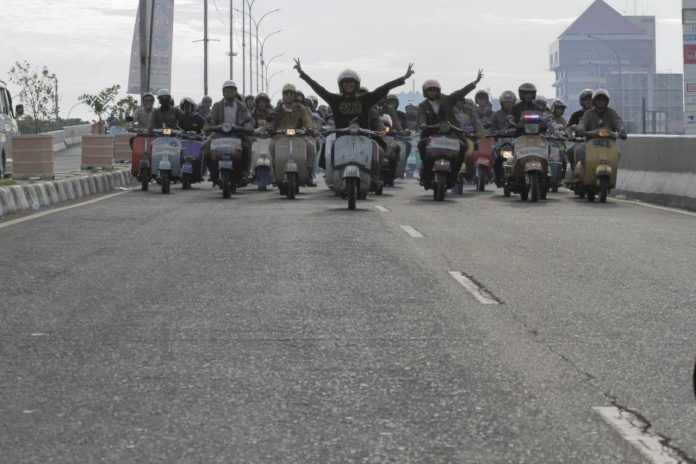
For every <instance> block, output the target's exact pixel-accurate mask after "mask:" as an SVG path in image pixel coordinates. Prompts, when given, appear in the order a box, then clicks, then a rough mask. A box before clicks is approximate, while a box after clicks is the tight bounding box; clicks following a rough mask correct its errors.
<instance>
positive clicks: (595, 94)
mask: <svg viewBox="0 0 696 464" xmlns="http://www.w3.org/2000/svg"><path fill="white" fill-rule="evenodd" d="M602 96H603V97H606V98H607V101H609V100H610V98H609V92H608V91H607V90H606V89H597V90H595V91H594V92H593V93H592V101H593V102H594V101H595V100H596V99H597V97H602Z"/></svg>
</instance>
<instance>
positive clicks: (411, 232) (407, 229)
mask: <svg viewBox="0 0 696 464" xmlns="http://www.w3.org/2000/svg"><path fill="white" fill-rule="evenodd" d="M399 227H401V228H402V229H403V231H404V232H406V233H407V234H408V235H410V236H411V237H413V238H425V235H423V234H421V233H420V232H418V231H417V230H416V229H414V228H413V226H399Z"/></svg>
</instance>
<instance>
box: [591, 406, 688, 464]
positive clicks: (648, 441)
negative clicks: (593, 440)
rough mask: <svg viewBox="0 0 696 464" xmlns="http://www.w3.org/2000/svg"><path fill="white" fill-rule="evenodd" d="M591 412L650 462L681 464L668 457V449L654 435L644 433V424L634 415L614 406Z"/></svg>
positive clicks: (677, 460)
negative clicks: (597, 415)
mask: <svg viewBox="0 0 696 464" xmlns="http://www.w3.org/2000/svg"><path fill="white" fill-rule="evenodd" d="M592 410H593V411H594V412H596V413H597V414H599V415H600V416H601V417H602V419H604V421H605V422H606V423H607V424H609V425H610V426H612V427H613V428H614V430H616V431H617V432H618V433H619V435H621V436H622V437H623V438H624V439H625V440H626V441H628V442H629V443H630V444H632V445H633V446H635V447H636V448H637V449H638V451H640V452H641V454H642V455H643V456H645V457H646V458H648V459H649V460H650V461H651V462H653V463H655V464H680V463H681V462H682V460H681V459H677V458H675V457H673V456H672V455H670V454H669V451H668V449H667V448H666V447H665V446H663V445H662V443H661V442H660V440H659V439H658V438H657V437H656V436H655V435H653V434H651V433H648V432H644V431H643V430H644V428H645V426H646V424H644V423H643V421H641V420H640V419H639V418H638V417H636V416H635V415H634V414H631V413H629V412H627V411H622V410H621V409H619V408H617V407H616V406H610V407H598V408H592Z"/></svg>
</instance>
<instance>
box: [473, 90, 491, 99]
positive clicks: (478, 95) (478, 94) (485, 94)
mask: <svg viewBox="0 0 696 464" xmlns="http://www.w3.org/2000/svg"><path fill="white" fill-rule="evenodd" d="M479 98H485V99H486V101H491V97H490V96H489V95H488V92H486V91H485V90H479V91H478V92H476V95H475V96H474V100H475V101H477V100H478V99H479Z"/></svg>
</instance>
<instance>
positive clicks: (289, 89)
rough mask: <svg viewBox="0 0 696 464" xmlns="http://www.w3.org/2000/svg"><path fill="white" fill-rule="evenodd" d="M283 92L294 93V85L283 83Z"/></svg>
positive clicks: (295, 90)
mask: <svg viewBox="0 0 696 464" xmlns="http://www.w3.org/2000/svg"><path fill="white" fill-rule="evenodd" d="M285 92H293V93H295V92H297V89H296V88H295V86H294V85H292V84H285V85H284V86H283V93H285Z"/></svg>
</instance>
